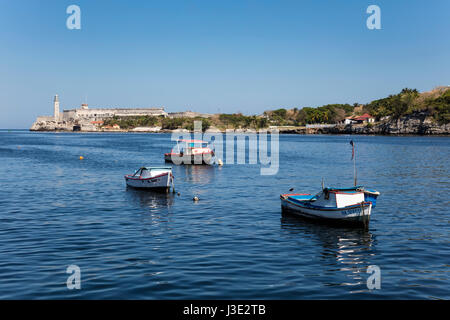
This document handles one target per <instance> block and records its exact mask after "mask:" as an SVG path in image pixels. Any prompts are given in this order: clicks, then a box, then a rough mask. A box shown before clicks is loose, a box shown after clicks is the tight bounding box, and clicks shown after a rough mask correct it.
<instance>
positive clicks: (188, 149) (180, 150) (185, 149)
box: [164, 139, 214, 165]
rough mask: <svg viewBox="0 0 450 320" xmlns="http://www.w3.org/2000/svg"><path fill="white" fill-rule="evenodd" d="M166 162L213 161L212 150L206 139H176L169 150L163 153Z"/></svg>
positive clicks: (209, 162)
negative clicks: (175, 142)
mask: <svg viewBox="0 0 450 320" xmlns="http://www.w3.org/2000/svg"><path fill="white" fill-rule="evenodd" d="M164 160H165V161H166V162H172V163H174V164H207V165H211V164H213V163H214V150H213V149H212V147H211V146H210V145H209V143H208V142H207V141H202V140H185V139H182V140H178V141H177V145H176V146H175V147H174V148H173V149H172V151H171V152H169V153H165V154H164Z"/></svg>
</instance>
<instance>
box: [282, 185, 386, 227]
mask: <svg viewBox="0 0 450 320" xmlns="http://www.w3.org/2000/svg"><path fill="white" fill-rule="evenodd" d="M379 194H380V193H379V192H377V191H374V190H366V189H364V188H363V187H362V186H357V187H353V188H347V189H345V188H344V189H339V188H324V189H323V190H322V191H321V192H319V193H318V194H316V195H311V194H306V193H297V194H282V195H281V196H280V199H281V208H282V210H283V211H286V212H291V213H293V214H297V215H300V216H303V217H306V218H313V219H320V220H326V221H331V222H343V223H351V224H356V225H363V226H368V225H369V221H370V215H371V212H372V208H373V207H374V205H373V202H372V201H369V200H372V199H375V201H376V197H378V195H379Z"/></svg>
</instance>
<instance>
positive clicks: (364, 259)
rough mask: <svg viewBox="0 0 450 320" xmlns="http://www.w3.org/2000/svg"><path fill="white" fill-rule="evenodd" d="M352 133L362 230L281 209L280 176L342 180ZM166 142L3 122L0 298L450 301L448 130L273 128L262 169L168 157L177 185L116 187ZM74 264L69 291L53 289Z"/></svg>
mask: <svg viewBox="0 0 450 320" xmlns="http://www.w3.org/2000/svg"><path fill="white" fill-rule="evenodd" d="M350 139H353V140H354V141H355V142H356V143H357V151H358V154H357V156H358V177H359V183H361V184H363V185H365V186H368V187H372V188H374V189H377V190H379V191H380V192H381V196H380V197H379V198H378V203H377V207H376V208H375V209H374V210H373V212H372V219H371V223H370V227H369V230H360V229H351V228H334V227H330V226H324V225H320V224H313V223H310V222H306V221H304V220H301V219H298V218H296V217H292V216H282V215H281V210H280V200H279V194H280V193H287V192H288V190H289V188H291V187H295V191H296V192H308V193H314V192H318V191H319V189H320V186H321V179H322V177H324V178H325V182H326V185H329V186H341V187H344V186H350V185H352V182H353V180H352V179H353V176H352V174H353V167H352V162H351V161H350V157H351V147H350V145H349V140H350ZM172 144H173V142H171V141H170V135H168V134H107V133H103V134H75V133H73V134H72V133H31V132H27V131H0V185H1V189H0V209H1V211H0V299H21V298H25V299H55V298H58V299H59V298H62V299H70V298H81V299H93V298H97V299H110V298H117V299H180V298H181V299H183V298H186V299H189V298H190V299H202V298H206V299H209V298H212V299H216V298H226V299H234V298H235V299H253V298H254V299H260V298H261V299H303V298H312V299H345V298H349V299H381V298H382V299H386V298H388V299H391V298H393V299H394V298H395V299H399V298H406V299H409V298H415V299H417V298H425V299H433V298H444V299H449V298H450V248H449V235H450V232H449V231H450V228H449V226H450V225H449V222H450V215H449V205H450V203H449V200H448V199H449V198H448V193H449V192H450V183H449V182H450V170H449V158H450V138H448V137H372V136H351V137H350V136H331V135H323V136H302V135H283V136H280V170H279V172H278V174H277V175H275V176H261V175H260V168H259V166H258V165H225V166H224V167H221V168H219V167H207V166H174V169H173V171H174V176H175V182H176V188H177V190H178V191H179V192H180V196H177V195H172V194H170V195H165V194H153V193H148V192H142V191H134V190H127V188H126V187H125V182H124V179H123V175H124V174H126V173H130V172H133V171H134V170H135V169H137V168H138V167H139V166H141V165H149V166H150V165H162V164H164V162H163V153H164V152H167V151H169V150H170V148H171V146H172ZM80 155H82V156H84V157H85V159H84V160H82V161H80V160H79V159H78V158H79V156H80ZM194 195H197V196H198V197H199V198H200V201H199V202H198V203H194V202H193V201H192V197H193V196H194ZM71 264H76V265H78V266H79V267H80V268H81V290H68V289H67V287H66V280H67V277H68V276H69V275H68V274H66V268H67V266H69V265H71ZM369 265H377V266H379V267H380V268H381V274H382V280H381V289H380V290H372V291H370V290H368V289H367V286H366V280H367V278H368V276H369V274H367V273H366V270H367V267H368V266H369Z"/></svg>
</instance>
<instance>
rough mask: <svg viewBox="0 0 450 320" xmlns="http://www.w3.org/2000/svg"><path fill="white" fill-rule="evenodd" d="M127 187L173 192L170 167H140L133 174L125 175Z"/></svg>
mask: <svg viewBox="0 0 450 320" xmlns="http://www.w3.org/2000/svg"><path fill="white" fill-rule="evenodd" d="M125 182H126V184H127V186H129V187H132V188H136V189H147V190H155V191H166V192H168V191H169V190H170V187H172V189H173V191H175V190H174V177H173V174H172V168H171V167H142V168H139V169H138V170H136V172H135V173H134V174H128V175H125Z"/></svg>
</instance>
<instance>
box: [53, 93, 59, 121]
mask: <svg viewBox="0 0 450 320" xmlns="http://www.w3.org/2000/svg"><path fill="white" fill-rule="evenodd" d="M53 107H54V116H55V120H56V121H58V120H59V98H58V95H55V98H54V99H53Z"/></svg>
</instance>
